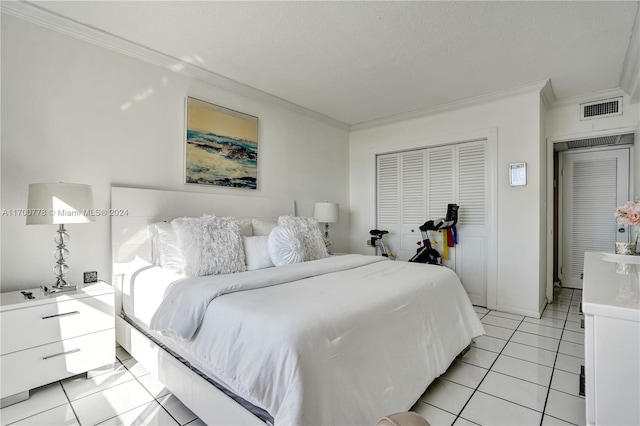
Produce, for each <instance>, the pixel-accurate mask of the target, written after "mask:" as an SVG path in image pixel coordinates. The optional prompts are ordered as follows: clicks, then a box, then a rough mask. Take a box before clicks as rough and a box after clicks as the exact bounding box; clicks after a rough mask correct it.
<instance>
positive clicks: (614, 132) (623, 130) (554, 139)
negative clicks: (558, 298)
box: [546, 126, 640, 303]
mask: <svg viewBox="0 0 640 426" xmlns="http://www.w3.org/2000/svg"><path fill="white" fill-rule="evenodd" d="M629 133H634V134H637V126H632V127H618V128H615V129H607V130H599V131H594V132H588V133H576V134H572V135H564V136H551V137H547V147H546V148H547V288H546V290H547V291H546V297H547V302H548V303H551V302H553V242H554V239H555V238H556V235H555V234H554V233H553V212H554V209H555V208H556V207H557V206H556V205H555V203H554V199H553V186H554V176H553V166H554V160H553V152H554V151H553V145H554V144H556V143H561V142H568V141H573V140H578V139H591V138H597V137H604V136H618V135H626V134H629ZM637 143H640V141H637V140H634V143H633V145H631V147H632V150H631V152H630V154H629V193H630V194H635V189H634V170H635V161H634V160H635V159H634V157H635V155H634V154H633V148H635V146H636V144H637ZM612 214H613V213H612Z"/></svg>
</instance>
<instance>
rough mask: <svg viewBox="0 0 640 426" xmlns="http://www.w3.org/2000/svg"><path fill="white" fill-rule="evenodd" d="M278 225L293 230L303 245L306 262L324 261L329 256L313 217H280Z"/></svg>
mask: <svg viewBox="0 0 640 426" xmlns="http://www.w3.org/2000/svg"><path fill="white" fill-rule="evenodd" d="M278 225H280V226H282V227H284V228H288V229H292V230H294V231H295V232H296V235H297V236H298V238H299V239H300V242H301V243H302V247H303V250H304V260H305V262H306V261H308V260H316V259H324V258H325V257H327V256H329V254H328V253H327V246H326V245H325V244H324V237H323V236H322V232H320V227H319V226H318V222H317V221H316V220H315V219H314V218H312V217H295V216H280V218H278Z"/></svg>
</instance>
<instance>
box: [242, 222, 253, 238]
mask: <svg viewBox="0 0 640 426" xmlns="http://www.w3.org/2000/svg"><path fill="white" fill-rule="evenodd" d="M240 228H241V229H242V235H244V236H245V237H250V236H252V235H253V223H252V220H251V219H242V220H241V221H240Z"/></svg>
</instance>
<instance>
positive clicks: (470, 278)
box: [376, 140, 489, 306]
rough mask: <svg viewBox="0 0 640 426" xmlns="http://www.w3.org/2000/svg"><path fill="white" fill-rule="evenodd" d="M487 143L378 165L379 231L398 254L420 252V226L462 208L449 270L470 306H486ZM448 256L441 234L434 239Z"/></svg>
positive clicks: (385, 157)
mask: <svg viewBox="0 0 640 426" xmlns="http://www.w3.org/2000/svg"><path fill="white" fill-rule="evenodd" d="M486 145H487V144H486V140H479V141H473V142H465V143H460V144H452V145H446V146H439V147H433V148H422V149H417V150H411V151H404V152H396V153H385V154H380V155H378V156H377V159H376V165H377V168H376V205H377V209H376V220H377V222H376V226H377V228H378V229H386V230H388V231H389V235H388V236H385V239H386V241H387V243H388V245H389V246H390V248H391V251H392V252H393V253H397V252H398V251H400V250H403V251H405V253H406V251H410V252H415V250H416V249H417V247H418V245H417V243H418V242H419V241H421V239H422V238H421V234H420V230H419V229H418V228H419V227H420V225H422V224H423V223H424V222H426V221H427V220H429V219H433V220H435V219H438V218H442V217H445V215H446V213H447V204H449V203H456V204H458V205H459V206H460V210H459V218H458V225H457V231H458V244H457V245H456V246H455V247H449V248H448V259H445V260H443V263H444V265H445V266H447V267H449V268H451V269H453V270H454V271H456V273H457V274H458V276H459V277H460V280H461V281H462V284H463V286H464V287H465V290H466V291H467V294H469V297H470V299H471V301H472V302H473V303H474V304H476V305H481V306H486V300H487V253H488V250H487V249H488V247H487V244H488V232H489V224H488V223H487V216H488V215H487V209H488V208H489V203H488V202H487V194H488V192H489V188H488V185H489V178H488V164H487V147H486ZM431 239H432V241H435V242H436V243H435V245H434V247H435V248H436V249H437V250H438V251H439V252H440V253H441V254H443V252H444V250H443V238H442V233H440V232H437V233H436V232H434V233H431Z"/></svg>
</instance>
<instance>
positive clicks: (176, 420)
mask: <svg viewBox="0 0 640 426" xmlns="http://www.w3.org/2000/svg"><path fill="white" fill-rule="evenodd" d="M131 359H134V358H133V357H131ZM120 362H122V361H120ZM136 364H138V361H136ZM122 365H123V366H124V368H125V369H126V370H127V371H129V373H131V371H130V370H129V368H127V366H126V365H124V363H123V364H122ZM147 374H151V373H149V372H147ZM147 374H145V375H144V376H146V375H147ZM131 375H132V376H133V377H134V378H135V380H136V382H138V384H139V385H140V386H142V388H143V389H144V390H145V391H146V392H147V393H148V394H149V395H151V398H153V400H154V401H155V402H156V403H157V404H158V405H159V406H160V407H161V408H162V409H163V410H164V411H165V412H166V413H167V414H168V415H169V417H171V418H172V419H173V420H174V421H175V422H176V423H177V424H179V425H180V426H182V423H180V422H179V421H178V419H176V418H175V417H174V416H173V415H172V414H171V413H170V412H169V410H167V408H166V407H165V406H164V405H162V403H161V402H160V401H159V400H158V398H156V397H155V395H153V394H152V393H151V391H149V390H148V389H147V388H146V387H145V386H144V385H143V384H142V382H141V381H140V380H138V376H136V375H135V374H133V373H131ZM144 376H143V377H144ZM152 377H153V376H152ZM160 384H161V385H162V383H160ZM162 387H164V385H162ZM165 389H166V388H165ZM169 395H173V394H172V393H171V392H169V394H167V395H163V397H165V396H169ZM123 414H124V413H123ZM194 414H195V413H194ZM198 418H200V417H199V416H196V419H198ZM194 420H195V419H194Z"/></svg>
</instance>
